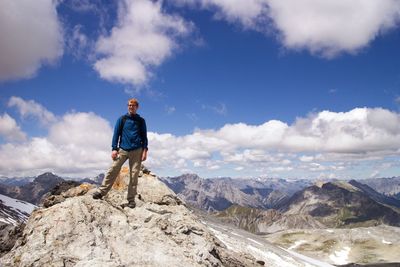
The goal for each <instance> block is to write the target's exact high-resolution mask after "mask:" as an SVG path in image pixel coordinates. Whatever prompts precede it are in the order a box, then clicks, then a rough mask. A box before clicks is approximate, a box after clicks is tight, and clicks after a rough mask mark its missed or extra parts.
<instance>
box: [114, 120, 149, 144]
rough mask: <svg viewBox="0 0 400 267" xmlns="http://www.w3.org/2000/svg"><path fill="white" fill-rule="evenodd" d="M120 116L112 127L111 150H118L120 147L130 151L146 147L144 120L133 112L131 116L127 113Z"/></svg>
mask: <svg viewBox="0 0 400 267" xmlns="http://www.w3.org/2000/svg"><path fill="white" fill-rule="evenodd" d="M124 116H126V121H125V123H124V127H123V128H122V131H121V132H120V128H121V125H122V121H123V117H124ZM124 116H121V117H120V118H119V119H118V120H117V123H116V124H115V127H114V135H113V138H112V144H111V146H112V150H118V148H122V149H123V150H126V151H130V150H134V149H137V148H143V149H147V143H148V141H147V128H146V121H145V120H144V119H143V118H142V117H140V116H139V114H135V115H133V116H131V115H129V113H127V114H126V115H124Z"/></svg>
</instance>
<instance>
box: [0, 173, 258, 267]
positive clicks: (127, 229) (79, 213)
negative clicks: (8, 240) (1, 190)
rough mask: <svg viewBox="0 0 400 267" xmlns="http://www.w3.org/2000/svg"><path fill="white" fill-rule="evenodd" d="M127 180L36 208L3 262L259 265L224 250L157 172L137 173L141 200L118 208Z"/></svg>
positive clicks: (92, 264)
mask: <svg viewBox="0 0 400 267" xmlns="http://www.w3.org/2000/svg"><path fill="white" fill-rule="evenodd" d="M126 179H127V175H126V173H124V172H122V173H121V175H120V181H119V183H116V185H115V187H114V188H113V189H112V190H111V191H110V193H109V194H108V195H107V196H106V197H105V198H104V200H94V199H93V198H92V197H91V195H90V193H92V192H94V189H93V190H89V193H88V194H84V195H80V194H79V192H80V190H76V192H75V196H72V195H73V193H72V192H71V191H70V190H72V189H69V190H68V191H67V192H69V193H68V194H70V196H71V197H68V198H64V201H63V202H60V203H57V204H54V205H52V206H50V207H48V208H41V209H37V210H35V211H34V212H33V213H32V214H31V216H30V218H29V220H28V222H27V224H26V227H25V229H24V231H23V234H22V237H21V238H20V239H19V240H18V241H17V242H16V244H15V246H14V248H13V249H12V250H11V251H10V252H9V253H8V254H6V255H5V256H3V257H2V258H1V259H0V266H13V267H14V266H101V267H103V266H260V265H259V264H258V263H257V262H256V259H255V258H254V257H252V256H251V255H250V254H243V253H238V252H233V251H229V250H228V249H227V248H226V246H225V245H224V244H223V243H221V241H219V240H218V239H217V238H216V237H215V236H214V235H213V234H212V233H211V232H210V230H209V229H208V228H207V227H206V226H205V225H204V224H202V223H201V222H200V220H199V219H198V218H197V217H196V216H195V215H194V214H193V213H192V212H191V211H190V210H188V209H187V208H186V207H185V206H184V205H180V203H181V202H180V201H179V199H178V198H177V197H176V196H175V195H174V193H173V192H172V191H171V190H170V189H169V188H167V187H166V186H165V185H164V184H163V183H161V182H160V181H158V179H157V178H156V177H154V176H151V175H146V174H145V175H143V177H142V178H140V179H139V189H140V190H139V193H140V194H141V195H142V199H143V200H144V201H142V200H139V199H138V200H137V207H136V208H135V209H129V208H125V209H122V208H120V204H121V203H122V202H123V201H125V200H124V199H125V195H126V190H125V189H124V188H125V187H126V184H124V183H123V181H126ZM121 181H122V182H121ZM166 199H168V201H166ZM172 200H173V201H172Z"/></svg>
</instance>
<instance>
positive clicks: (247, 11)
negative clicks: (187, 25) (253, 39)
mask: <svg viewBox="0 0 400 267" xmlns="http://www.w3.org/2000/svg"><path fill="white" fill-rule="evenodd" d="M175 4H176V5H178V6H184V5H189V6H192V7H198V8H203V9H209V10H212V11H214V12H215V14H216V15H215V17H216V18H217V19H222V20H226V21H228V22H229V23H234V24H236V23H238V24H239V25H241V26H242V27H243V28H244V29H250V30H256V31H259V32H262V33H264V34H266V35H268V36H269V35H271V33H273V32H275V33H276V34H277V37H278V40H279V41H280V42H282V44H283V45H284V47H286V48H288V49H294V50H308V51H310V52H311V53H312V54H317V55H320V56H323V57H327V58H330V57H334V56H336V55H337V54H339V53H341V52H347V53H356V52H358V51H359V50H360V49H362V48H364V47H366V46H367V45H368V44H369V43H370V42H371V41H373V40H374V39H375V38H376V37H377V36H379V35H380V34H382V33H384V32H386V31H388V30H390V29H393V28H394V27H396V26H397V25H398V24H399V22H400V2H399V1H398V0H354V1H348V0H323V1H321V0H247V1H243V0H175Z"/></svg>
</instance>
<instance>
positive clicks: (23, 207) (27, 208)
mask: <svg viewBox="0 0 400 267" xmlns="http://www.w3.org/2000/svg"><path fill="white" fill-rule="evenodd" d="M0 201H2V202H3V204H4V205H5V206H9V207H11V208H13V209H14V210H16V211H17V210H19V211H21V212H25V213H28V214H31V213H32V211H33V210H34V209H35V208H36V206H35V205H33V204H31V203H28V202H25V201H22V200H18V199H15V198H10V197H7V196H5V195H1V194H0Z"/></svg>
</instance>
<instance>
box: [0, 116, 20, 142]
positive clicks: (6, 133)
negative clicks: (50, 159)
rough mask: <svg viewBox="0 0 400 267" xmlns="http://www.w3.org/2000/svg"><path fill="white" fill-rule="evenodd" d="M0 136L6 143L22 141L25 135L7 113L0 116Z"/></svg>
mask: <svg viewBox="0 0 400 267" xmlns="http://www.w3.org/2000/svg"><path fill="white" fill-rule="evenodd" d="M0 136H3V137H4V138H5V139H6V140H8V141H24V140H25V139H26V134H25V133H24V132H22V131H21V128H20V127H19V126H18V125H17V122H16V121H15V120H14V119H13V118H11V117H10V116H9V115H8V114H7V113H5V114H3V115H2V116H1V115H0Z"/></svg>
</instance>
